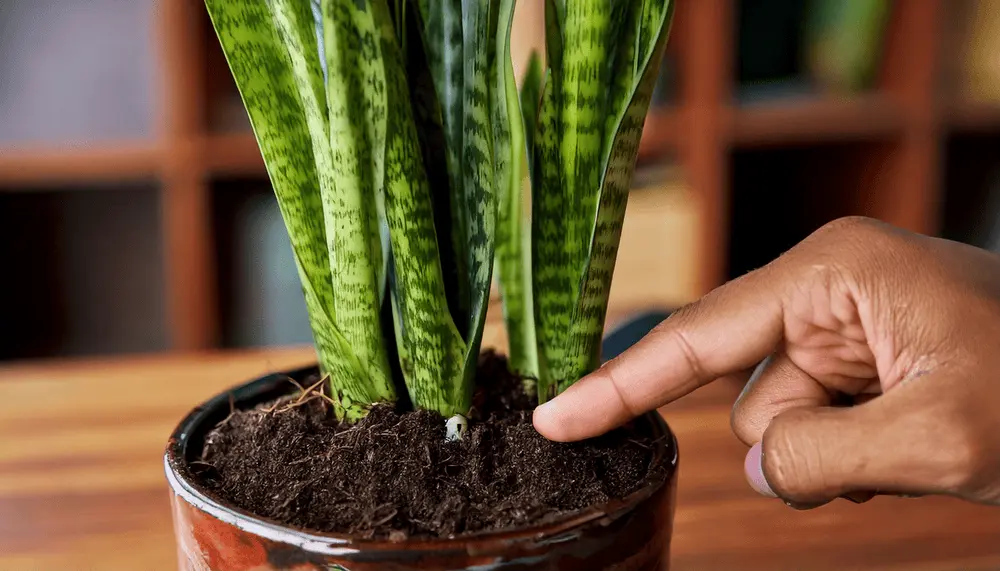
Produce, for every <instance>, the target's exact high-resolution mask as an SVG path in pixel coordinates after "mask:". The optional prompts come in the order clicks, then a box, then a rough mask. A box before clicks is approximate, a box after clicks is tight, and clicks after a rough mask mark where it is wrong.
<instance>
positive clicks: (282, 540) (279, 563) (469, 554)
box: [164, 368, 677, 571]
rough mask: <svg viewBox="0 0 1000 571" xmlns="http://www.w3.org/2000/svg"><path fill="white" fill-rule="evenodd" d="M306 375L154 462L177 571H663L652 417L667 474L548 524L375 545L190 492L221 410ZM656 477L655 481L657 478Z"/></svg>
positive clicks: (182, 428) (175, 440)
mask: <svg viewBox="0 0 1000 571" xmlns="http://www.w3.org/2000/svg"><path fill="white" fill-rule="evenodd" d="M314 372H315V368H308V369H301V370H298V371H293V372H291V373H288V374H280V375H279V374H275V375H268V376H265V377H262V378H259V379H256V380H254V381H250V382H249V383H246V384H243V385H241V386H239V387H236V388H234V389H233V390H232V391H227V392H225V393H222V394H219V395H217V396H216V397H214V398H212V399H211V400H209V401H207V402H205V403H203V404H201V405H200V406H198V407H197V408H195V409H194V410H193V411H192V412H191V413H190V414H188V415H187V417H186V418H185V419H184V420H183V421H182V422H181V423H180V424H179V425H178V427H177V429H176V430H175V431H174V433H173V435H172V436H171V438H170V441H169V443H168V445H167V449H166V454H165V456H164V464H165V469H166V476H167V480H168V482H169V484H170V488H171V491H172V494H171V502H172V506H173V517H174V530H175V537H176V541H177V551H178V558H179V564H180V569H182V570H184V571H208V570H211V571H250V570H254V571H265V570H272V569H273V570H277V569H287V570H301V571H305V570H315V571H332V570H346V571H374V570H379V571H410V570H442V571H443V570H460V569H469V570H473V569H474V570H477V571H486V570H490V571H492V570H511V571H513V570H518V571H528V570H541V569H553V570H555V569H558V570H571V569H587V570H589V571H593V570H598V569H613V570H618V571H631V570H636V571H638V570H643V571H646V570H649V571H651V570H654V569H655V570H663V569H667V568H668V566H667V563H668V557H669V547H670V538H671V532H672V527H673V518H674V505H675V493H676V485H677V444H676V441H675V439H674V436H673V434H672V433H671V432H670V430H669V428H668V427H667V425H666V423H664V421H663V419H662V418H661V417H660V416H659V415H658V414H655V413H650V414H647V415H645V416H644V417H642V418H640V419H639V420H638V422H641V423H644V424H645V426H646V427H647V428H648V430H649V431H651V433H652V434H653V435H654V436H655V437H656V450H655V455H656V456H657V457H658V458H659V459H662V460H663V461H665V463H666V465H667V467H668V469H667V470H666V471H665V472H663V473H661V476H660V477H658V478H656V479H652V480H650V481H647V482H645V483H644V485H643V486H642V487H641V488H640V489H639V490H638V491H636V492H634V493H632V494H630V495H629V496H628V497H626V498H623V499H622V500H618V501H614V502H610V503H608V504H605V505H599V506H592V507H590V508H588V509H586V510H583V511H581V512H578V513H574V514H570V515H568V516H565V517H563V518H561V519H558V520H555V521H554V522H551V523H546V524H544V525H538V526H534V527H525V528H517V529H511V530H503V531H496V532H488V533H481V534H476V535H468V536H459V537H455V538H411V539H406V540H402V541H395V542H394V541H388V540H375V539H363V538H356V537H350V536H346V535H337V534H328V533H315V532H310V531H307V530H303V529H297V528H294V527H290V526H288V525H283V524H280V523H278V522H275V521H270V520H267V519H265V518H261V517H258V516H255V515H253V514H251V513H248V512H246V511H244V510H241V509H239V508H237V507H234V506H232V505H231V504H229V503H228V502H226V501H224V500H222V499H220V498H219V497H218V496H216V495H215V494H213V493H212V492H210V491H208V490H207V489H206V488H205V487H204V486H202V485H200V484H199V483H198V479H197V478H196V477H195V476H194V474H193V472H192V471H191V464H190V463H191V461H192V460H195V459H196V458H197V457H198V454H199V453H200V450H201V447H202V442H203V439H204V437H205V435H206V433H207V432H208V431H209V430H210V429H211V428H212V427H214V426H215V425H216V424H217V423H218V422H220V421H221V420H223V419H224V418H225V417H226V416H227V415H228V414H229V413H230V410H231V409H230V407H231V406H234V405H235V406H236V407H237V408H240V409H243V408H250V407H253V406H255V405H257V404H260V403H263V402H268V401H271V400H273V399H275V398H277V397H280V396H282V395H285V394H287V393H288V392H289V383H288V382H287V380H286V379H287V378H288V377H289V376H291V377H292V378H295V379H299V380H301V379H304V378H306V377H307V376H308V375H310V374H312V373H314ZM663 474H665V475H663Z"/></svg>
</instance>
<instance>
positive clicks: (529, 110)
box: [519, 50, 542, 176]
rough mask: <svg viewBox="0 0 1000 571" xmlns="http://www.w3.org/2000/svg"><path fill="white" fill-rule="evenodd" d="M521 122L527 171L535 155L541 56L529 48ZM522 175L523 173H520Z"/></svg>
mask: <svg viewBox="0 0 1000 571" xmlns="http://www.w3.org/2000/svg"><path fill="white" fill-rule="evenodd" d="M519 98H520V102H521V123H522V125H523V126H524V127H523V128H524V146H525V148H526V155H527V163H526V165H525V166H526V168H527V171H528V172H531V171H532V170H534V169H533V167H532V165H533V163H534V157H535V127H536V125H537V123H538V106H539V104H540V103H541V101H540V100H541V98H542V58H541V56H539V55H538V51H536V50H531V54H530V55H529V56H528V69H527V71H525V73H524V80H523V84H522V85H521V93H520V94H519ZM522 176H523V175H522Z"/></svg>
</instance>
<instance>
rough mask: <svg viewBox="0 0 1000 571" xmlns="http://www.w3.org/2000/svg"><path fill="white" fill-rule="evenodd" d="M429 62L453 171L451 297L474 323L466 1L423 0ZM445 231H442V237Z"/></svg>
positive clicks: (459, 317)
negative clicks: (466, 149)
mask: <svg viewBox="0 0 1000 571" xmlns="http://www.w3.org/2000/svg"><path fill="white" fill-rule="evenodd" d="M418 9H419V12H420V20H421V24H422V25H421V27H422V34H421V37H422V39H423V44H424V51H425V55H426V60H427V65H428V67H429V68H430V72H431V76H432V79H433V82H434V87H435V93H436V96H437V97H436V99H437V101H438V105H439V112H440V116H441V125H442V129H443V131H444V139H445V141H444V142H445V146H444V157H445V162H446V165H447V171H448V186H447V188H448V192H449V195H448V204H449V207H448V208H449V211H450V216H451V221H450V224H449V229H450V232H449V233H448V234H449V236H448V241H446V242H444V243H443V244H441V247H442V248H443V249H444V248H450V249H451V251H450V252H449V254H450V255H449V256H448V258H449V259H452V260H453V261H454V262H453V263H454V270H453V272H451V273H448V272H447V270H446V276H445V277H446V280H447V282H448V283H446V285H450V284H451V281H452V280H450V279H449V278H450V277H451V274H453V275H454V282H453V283H454V286H452V287H449V288H448V289H449V290H453V293H452V294H451V295H450V296H449V301H450V305H449V307H450V308H451V311H452V315H453V316H454V318H455V322H456V323H467V322H468V321H469V319H470V318H469V315H470V307H471V303H472V302H471V300H472V293H471V287H470V284H469V280H468V279H467V278H466V276H467V275H468V271H469V256H470V253H469V242H468V234H469V231H468V227H469V215H468V213H467V212H466V211H465V209H464V208H463V207H462V206H463V205H464V204H465V200H464V195H463V188H464V179H463V175H462V169H463V157H462V148H463V139H464V133H465V131H464V118H465V60H464V50H465V45H464V36H463V31H462V30H463V27H462V10H463V8H462V0H420V1H419V2H418ZM441 234H442V232H441V230H440V229H439V231H438V235H439V236H440V235H441Z"/></svg>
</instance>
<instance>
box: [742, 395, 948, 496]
mask: <svg viewBox="0 0 1000 571" xmlns="http://www.w3.org/2000/svg"><path fill="white" fill-rule="evenodd" d="M892 396H894V395H891V394H890V395H884V396H882V397H879V398H876V399H874V400H872V401H869V402H866V403H864V404H862V405H857V406H854V407H850V408H827V407H824V408H799V409H792V410H788V411H785V412H783V413H781V414H779V415H778V416H776V417H774V418H773V419H772V420H771V422H770V423H769V425H768V427H767V429H766V430H765V431H764V436H763V439H762V441H761V442H760V443H759V444H758V445H755V446H754V448H753V449H751V451H750V453H749V454H748V457H747V466H746V468H747V477H748V480H750V483H751V485H752V486H753V487H754V488H756V489H757V490H758V491H759V492H761V493H763V494H765V495H775V496H777V497H779V498H781V499H783V500H784V501H785V502H787V503H789V504H792V505H798V506H801V507H814V506H818V505H822V504H825V503H827V502H829V501H832V500H833V499H835V498H837V497H840V496H850V495H852V494H853V495H860V494H864V493H894V494H908V495H922V494H930V493H938V492H940V491H941V489H942V483H943V482H944V481H945V480H946V478H947V477H948V469H949V462H948V461H947V459H946V458H944V457H943V456H946V455H947V454H948V453H947V451H945V450H942V449H941V447H939V446H937V445H938V444H940V443H939V442H937V440H938V439H937V438H935V435H934V432H935V431H934V430H932V426H931V425H930V423H929V421H928V418H927V415H925V414H919V413H916V414H915V412H917V411H914V410H912V409H910V410H906V409H900V405H902V404H903V403H900V402H894V401H900V400H907V399H894V398H891V397H892ZM755 457H756V458H755ZM755 459H759V460H757V461H756V466H754V463H755V462H754V460H755Z"/></svg>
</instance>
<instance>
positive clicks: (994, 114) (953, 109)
mask: <svg viewBox="0 0 1000 571" xmlns="http://www.w3.org/2000/svg"><path fill="white" fill-rule="evenodd" d="M942 107H943V108H944V109H943V114H944V123H945V126H946V127H947V128H948V130H950V131H952V132H962V133H982V132H989V133H996V132H997V131H1000V102H991V101H966V100H961V99H957V100H953V101H949V102H947V103H945V104H944V105H943V106H942Z"/></svg>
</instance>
